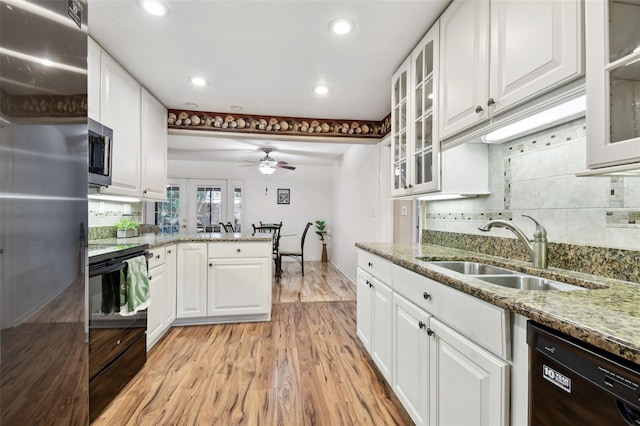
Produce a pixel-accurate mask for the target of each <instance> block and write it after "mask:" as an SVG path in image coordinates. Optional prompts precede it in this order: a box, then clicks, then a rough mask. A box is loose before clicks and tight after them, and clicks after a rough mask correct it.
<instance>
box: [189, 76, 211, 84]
mask: <svg viewBox="0 0 640 426" xmlns="http://www.w3.org/2000/svg"><path fill="white" fill-rule="evenodd" d="M189 81H190V82H191V84H193V85H194V86H206V85H207V84H208V83H207V80H205V79H204V78H202V77H191V78H190V79H189Z"/></svg>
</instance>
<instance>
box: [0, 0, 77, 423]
mask: <svg viewBox="0 0 640 426" xmlns="http://www.w3.org/2000/svg"><path fill="white" fill-rule="evenodd" d="M86 22H87V4H86V0H46V1H23V0H2V1H0V280H1V281H0V424H2V425H3V426H7V425H27V424H47V425H62V424H64V425H86V424H88V423H89V420H88V419H89V417H88V395H89V392H88V382H89V381H88V361H87V359H88V343H87V332H88V330H87V321H86V312H85V305H86V301H85V298H86V295H85V287H86V282H87V278H86V277H87V269H86V268H87V262H86V260H87V252H86V236H87V30H86Z"/></svg>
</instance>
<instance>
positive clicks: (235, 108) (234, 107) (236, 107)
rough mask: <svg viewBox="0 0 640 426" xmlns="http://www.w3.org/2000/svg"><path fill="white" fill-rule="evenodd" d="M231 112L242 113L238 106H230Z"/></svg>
mask: <svg viewBox="0 0 640 426" xmlns="http://www.w3.org/2000/svg"><path fill="white" fill-rule="evenodd" d="M229 108H231V110H232V111H242V107H241V106H240V105H230V106H229Z"/></svg>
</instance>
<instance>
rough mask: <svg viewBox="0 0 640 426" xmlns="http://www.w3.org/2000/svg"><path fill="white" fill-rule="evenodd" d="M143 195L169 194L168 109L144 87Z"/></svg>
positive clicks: (163, 196) (160, 197)
mask: <svg viewBox="0 0 640 426" xmlns="http://www.w3.org/2000/svg"><path fill="white" fill-rule="evenodd" d="M141 100H142V110H141V111H142V112H141V118H142V120H141V124H142V130H141V131H142V134H141V136H142V154H143V155H142V161H141V166H142V174H141V176H140V182H141V185H140V186H141V189H142V197H143V198H145V199H147V200H164V199H166V198H167V109H166V108H165V107H164V105H162V104H161V103H160V102H159V101H158V100H157V99H156V98H154V97H153V96H152V95H151V94H150V93H149V92H147V91H146V90H145V89H144V88H142V99H141Z"/></svg>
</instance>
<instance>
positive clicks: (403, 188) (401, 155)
mask: <svg viewBox="0 0 640 426" xmlns="http://www.w3.org/2000/svg"><path fill="white" fill-rule="evenodd" d="M410 74H411V57H409V58H407V59H406V60H405V61H404V62H403V63H402V65H400V68H398V70H397V71H396V72H395V73H394V74H393V77H392V78H391V158H392V164H391V166H392V167H393V171H392V179H393V182H392V185H391V195H393V196H398V195H405V194H406V193H407V191H408V190H410V188H411V187H410V185H411V182H409V176H410V175H409V139H410V137H411V136H410V134H409V133H410V131H411V128H410V126H409V108H410V96H409V92H408V90H409V85H410Z"/></svg>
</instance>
